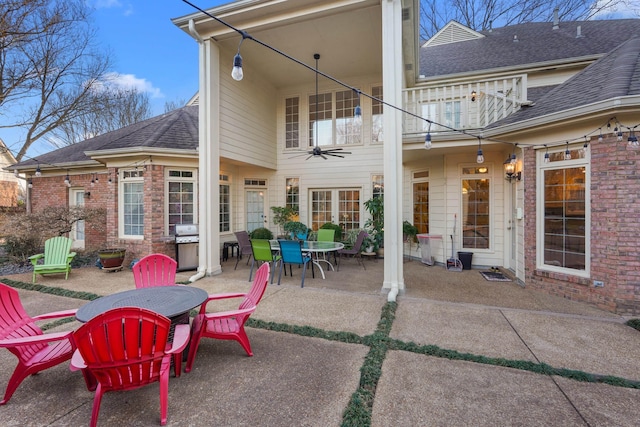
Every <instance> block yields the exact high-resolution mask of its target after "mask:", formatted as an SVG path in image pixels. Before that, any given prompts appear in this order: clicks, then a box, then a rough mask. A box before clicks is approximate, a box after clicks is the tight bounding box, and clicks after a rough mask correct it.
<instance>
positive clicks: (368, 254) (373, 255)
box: [360, 252, 378, 262]
mask: <svg viewBox="0 0 640 427" xmlns="http://www.w3.org/2000/svg"><path fill="white" fill-rule="evenodd" d="M360 255H361V256H363V257H365V258H369V259H372V260H374V261H375V262H378V254H377V253H375V252H361V253H360Z"/></svg>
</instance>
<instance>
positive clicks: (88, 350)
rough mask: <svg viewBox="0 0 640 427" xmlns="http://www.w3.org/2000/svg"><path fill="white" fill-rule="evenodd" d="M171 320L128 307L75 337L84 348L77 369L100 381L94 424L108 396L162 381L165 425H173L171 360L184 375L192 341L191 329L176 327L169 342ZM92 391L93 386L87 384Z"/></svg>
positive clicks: (74, 362)
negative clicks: (170, 420) (186, 351)
mask: <svg viewBox="0 0 640 427" xmlns="http://www.w3.org/2000/svg"><path fill="white" fill-rule="evenodd" d="M170 325H171V321H170V320H169V319H168V318H167V317H165V316H163V315H161V314H158V313H155V312H153V311H150V310H147V309H144V308H137V307H122V308H116V309H113V310H109V311H107V312H105V313H102V314H100V315H98V316H96V317H94V318H93V319H91V320H89V321H88V322H87V323H85V324H84V325H82V326H81V327H80V328H78V330H77V331H76V332H74V334H73V339H74V340H75V342H76V345H77V347H78V349H77V351H76V352H75V353H74V354H73V358H72V359H71V370H73V371H75V370H78V369H83V370H85V378H93V379H94V380H95V381H96V382H97V387H96V388H95V393H96V394H95V397H94V399H93V410H92V412H91V426H92V427H94V426H95V425H96V424H97V423H98V412H99V411H100V402H101V400H102V395H103V394H104V393H105V392H107V391H123V390H132V389H135V388H139V387H142V386H144V385H147V384H150V383H153V382H155V381H159V382H160V424H161V425H165V424H166V422H167V407H168V401H169V371H170V368H171V359H172V358H173V362H174V365H175V373H176V376H180V371H181V366H180V365H181V361H182V351H183V350H184V348H185V347H186V346H187V343H188V341H189V325H176V327H175V333H174V336H173V344H171V343H168V342H167V341H168V339H169V329H170ZM87 386H88V388H89V390H91V389H92V388H93V387H92V385H90V384H89V380H88V381H87Z"/></svg>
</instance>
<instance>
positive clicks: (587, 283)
mask: <svg viewBox="0 0 640 427" xmlns="http://www.w3.org/2000/svg"><path fill="white" fill-rule="evenodd" d="M626 138H627V135H625V136H624V138H623V140H622V141H617V139H616V137H615V136H612V135H608V136H606V137H605V138H604V139H603V141H602V142H598V139H597V137H595V138H593V139H591V141H590V144H589V150H591V260H590V261H591V270H590V277H589V278H583V277H578V276H573V275H569V274H559V273H550V272H547V271H541V270H536V249H537V248H536V202H537V200H536V177H535V173H536V160H535V151H534V150H533V149H527V150H525V158H524V168H523V169H524V171H525V173H526V176H525V181H524V182H525V203H524V206H525V285H526V286H528V287H531V288H533V289H538V290H541V291H543V292H546V293H549V294H552V295H557V296H561V297H564V298H568V299H571V300H576V301H583V302H587V303H590V304H594V305H596V306H598V307H600V308H602V309H605V310H608V311H613V312H616V313H619V314H623V315H639V314H640V227H639V225H640V224H639V222H640V196H639V194H640V171H638V166H639V161H640V149H637V148H635V149H634V148H630V147H628V144H627V139H626ZM594 280H599V281H602V282H604V287H598V288H596V287H594V286H593V281H594Z"/></svg>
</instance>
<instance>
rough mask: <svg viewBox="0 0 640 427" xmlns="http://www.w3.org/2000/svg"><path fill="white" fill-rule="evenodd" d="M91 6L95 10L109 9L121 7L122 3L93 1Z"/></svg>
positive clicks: (111, 0) (104, 0)
mask: <svg viewBox="0 0 640 427" xmlns="http://www.w3.org/2000/svg"><path fill="white" fill-rule="evenodd" d="M91 3H93V6H94V7H95V8H96V9H109V8H111V7H121V6H122V3H120V1H119V0H95V1H93V2H91Z"/></svg>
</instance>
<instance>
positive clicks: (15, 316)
mask: <svg viewBox="0 0 640 427" xmlns="http://www.w3.org/2000/svg"><path fill="white" fill-rule="evenodd" d="M36 335H42V329H40V328H39V327H38V325H36V323H35V321H34V320H33V318H31V316H29V315H28V314H27V312H26V311H25V309H24V307H23V306H22V302H21V301H20V295H19V294H18V291H16V290H15V289H13V288H12V287H10V286H8V285H6V284H4V283H0V339H15V338H25V337H31V336H36ZM45 347H46V344H33V345H19V346H15V347H11V348H9V349H8V350H9V351H11V352H12V353H13V354H15V355H16V357H18V359H20V360H22V361H26V360H29V359H31V357H33V355H34V354H36V353H37V352H39V351H40V350H42V349H43V348H45Z"/></svg>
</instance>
